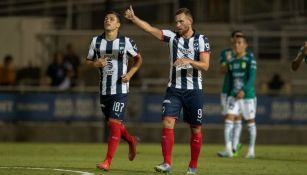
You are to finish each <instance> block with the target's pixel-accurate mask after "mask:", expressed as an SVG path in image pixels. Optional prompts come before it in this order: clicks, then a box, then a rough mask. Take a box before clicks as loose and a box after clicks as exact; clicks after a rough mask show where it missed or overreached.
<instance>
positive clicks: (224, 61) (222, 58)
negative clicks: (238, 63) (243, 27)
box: [220, 51, 227, 65]
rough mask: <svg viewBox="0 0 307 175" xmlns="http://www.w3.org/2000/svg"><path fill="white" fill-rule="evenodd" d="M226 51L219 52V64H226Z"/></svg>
mask: <svg viewBox="0 0 307 175" xmlns="http://www.w3.org/2000/svg"><path fill="white" fill-rule="evenodd" d="M226 52H227V51H222V52H221V54H220V64H221V65H226V64H227V59H226Z"/></svg>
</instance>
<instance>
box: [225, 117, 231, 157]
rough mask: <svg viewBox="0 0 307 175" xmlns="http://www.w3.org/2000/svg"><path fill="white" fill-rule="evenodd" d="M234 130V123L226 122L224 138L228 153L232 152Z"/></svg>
mask: <svg viewBox="0 0 307 175" xmlns="http://www.w3.org/2000/svg"><path fill="white" fill-rule="evenodd" d="M232 129H233V121H231V120H225V129H224V138H225V145H226V151H231V152H232V141H231V140H232V134H231V133H232Z"/></svg>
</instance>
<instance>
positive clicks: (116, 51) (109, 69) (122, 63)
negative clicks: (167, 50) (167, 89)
mask: <svg viewBox="0 0 307 175" xmlns="http://www.w3.org/2000/svg"><path fill="white" fill-rule="evenodd" d="M120 25H121V23H120V16H119V14H118V13H116V12H114V11H110V12H108V13H107V14H106V16H105V18H104V33H103V34H102V35H99V36H95V37H94V38H93V39H92V42H91V45H90V48H89V53H88V56H87V63H88V64H89V65H92V66H93V67H96V68H98V69H99V71H100V83H99V92H100V105H101V109H102V112H103V113H104V115H105V120H106V122H108V127H109V138H108V150H107V155H106V157H105V160H104V161H103V162H100V163H98V164H97V165H96V166H97V167H98V168H100V169H102V170H105V171H108V170H109V169H110V165H111V161H112V158H113V156H114V153H115V151H116V149H117V146H118V144H119V142H120V139H121V138H123V139H124V140H125V141H127V142H128V144H129V154H128V158H129V160H130V161H132V160H133V159H134V158H135V155H136V143H137V138H136V137H135V136H132V135H130V134H129V133H128V131H127V130H126V128H125V126H124V123H123V118H124V114H125V109H126V106H127V93H128V91H129V80H130V78H131V77H132V76H133V75H134V74H135V72H136V71H137V70H138V69H139V68H140V66H141V64H142V57H141V56H140V54H139V52H138V49H137V46H136V44H135V43H134V42H133V40H132V39H130V38H128V37H125V36H123V35H121V34H120V33H119V28H120ZM130 57H132V58H133V59H134V60H135V61H134V65H133V66H132V67H131V69H130V70H129V71H128V70H127V65H128V58H130Z"/></svg>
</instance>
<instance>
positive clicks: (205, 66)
mask: <svg viewBox="0 0 307 175" xmlns="http://www.w3.org/2000/svg"><path fill="white" fill-rule="evenodd" d="M190 64H191V66H192V67H193V68H195V69H198V70H202V71H207V70H208V69H209V62H202V61H194V60H191V61H190Z"/></svg>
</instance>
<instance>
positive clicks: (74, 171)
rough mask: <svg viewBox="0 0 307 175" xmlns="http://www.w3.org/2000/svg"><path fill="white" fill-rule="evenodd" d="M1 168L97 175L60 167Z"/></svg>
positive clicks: (3, 167)
mask: <svg viewBox="0 0 307 175" xmlns="http://www.w3.org/2000/svg"><path fill="white" fill-rule="evenodd" d="M0 169H26V170H51V171H61V172H71V173H77V174H81V175H95V174H93V173H89V172H85V171H76V170H68V169H58V168H54V169H53V168H40V167H37V168H35V167H18V166H16V167H5V166H0Z"/></svg>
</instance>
